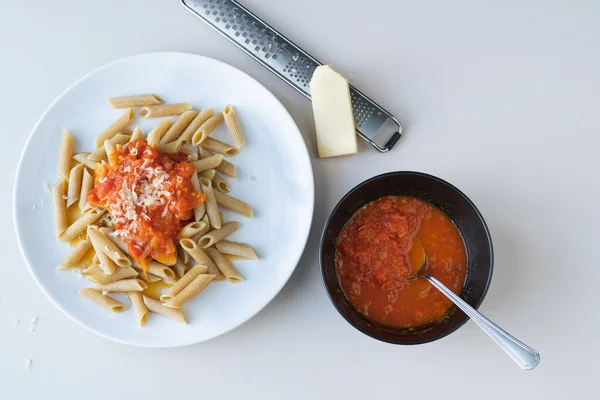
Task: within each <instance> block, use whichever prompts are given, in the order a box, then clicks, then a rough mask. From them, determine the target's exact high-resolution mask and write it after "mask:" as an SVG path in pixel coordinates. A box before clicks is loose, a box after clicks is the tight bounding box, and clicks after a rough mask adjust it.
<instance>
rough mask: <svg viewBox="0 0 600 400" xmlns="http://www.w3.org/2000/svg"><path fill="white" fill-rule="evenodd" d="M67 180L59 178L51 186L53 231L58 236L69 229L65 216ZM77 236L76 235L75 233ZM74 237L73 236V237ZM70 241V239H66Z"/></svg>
mask: <svg viewBox="0 0 600 400" xmlns="http://www.w3.org/2000/svg"><path fill="white" fill-rule="evenodd" d="M66 195H67V181H65V180H63V179H61V180H60V181H58V182H57V183H56V184H55V185H54V186H53V187H52V206H53V209H54V233H55V234H56V237H57V238H60V237H61V235H62V234H64V232H65V231H66V230H67V229H69V220H68V218H67V203H66V200H65V197H66ZM76 236H77V235H76ZM73 239H75V236H74V237H73ZM71 240H72V239H71ZM68 241H70V240H68Z"/></svg>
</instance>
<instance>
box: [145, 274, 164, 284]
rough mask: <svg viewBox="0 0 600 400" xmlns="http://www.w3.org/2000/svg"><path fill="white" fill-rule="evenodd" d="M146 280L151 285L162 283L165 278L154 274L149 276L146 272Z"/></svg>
mask: <svg viewBox="0 0 600 400" xmlns="http://www.w3.org/2000/svg"><path fill="white" fill-rule="evenodd" d="M146 280H147V281H148V282H150V283H153V282H158V281H162V280H163V278H161V277H160V276H157V275H154V274H149V273H147V272H146Z"/></svg>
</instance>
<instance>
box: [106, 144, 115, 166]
mask: <svg viewBox="0 0 600 400" xmlns="http://www.w3.org/2000/svg"><path fill="white" fill-rule="evenodd" d="M116 150H117V149H116V147H115V145H114V144H112V143H111V141H110V140H105V141H104V151H105V152H106V158H107V159H108V162H110V159H111V157H112V155H113V154H114V153H115V151H116Z"/></svg>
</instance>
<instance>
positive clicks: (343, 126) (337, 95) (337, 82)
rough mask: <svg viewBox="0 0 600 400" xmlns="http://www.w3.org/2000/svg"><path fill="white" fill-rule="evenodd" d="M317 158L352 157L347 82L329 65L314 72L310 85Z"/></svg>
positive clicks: (353, 133)
mask: <svg viewBox="0 0 600 400" xmlns="http://www.w3.org/2000/svg"><path fill="white" fill-rule="evenodd" d="M310 93H311V97H312V105H313V114H314V117H315V128H316V131H317V144H318V147H319V157H321V158H326V157H336V156H343V155H346V154H355V153H356V152H357V151H358V148H357V145H356V128H355V126H354V114H353V113H352V102H351V101H350V87H349V86H348V79H346V78H345V77H343V76H342V75H340V74H339V73H337V72H336V71H335V70H334V69H333V68H332V67H331V65H321V66H320V67H317V69H315V72H314V73H313V76H312V80H311V81H310Z"/></svg>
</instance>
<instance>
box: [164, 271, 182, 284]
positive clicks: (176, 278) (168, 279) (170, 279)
mask: <svg viewBox="0 0 600 400" xmlns="http://www.w3.org/2000/svg"><path fill="white" fill-rule="evenodd" d="M161 281H163V282H164V283H166V284H168V285H174V284H175V283H177V282H178V281H179V277H177V274H175V278H161Z"/></svg>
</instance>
